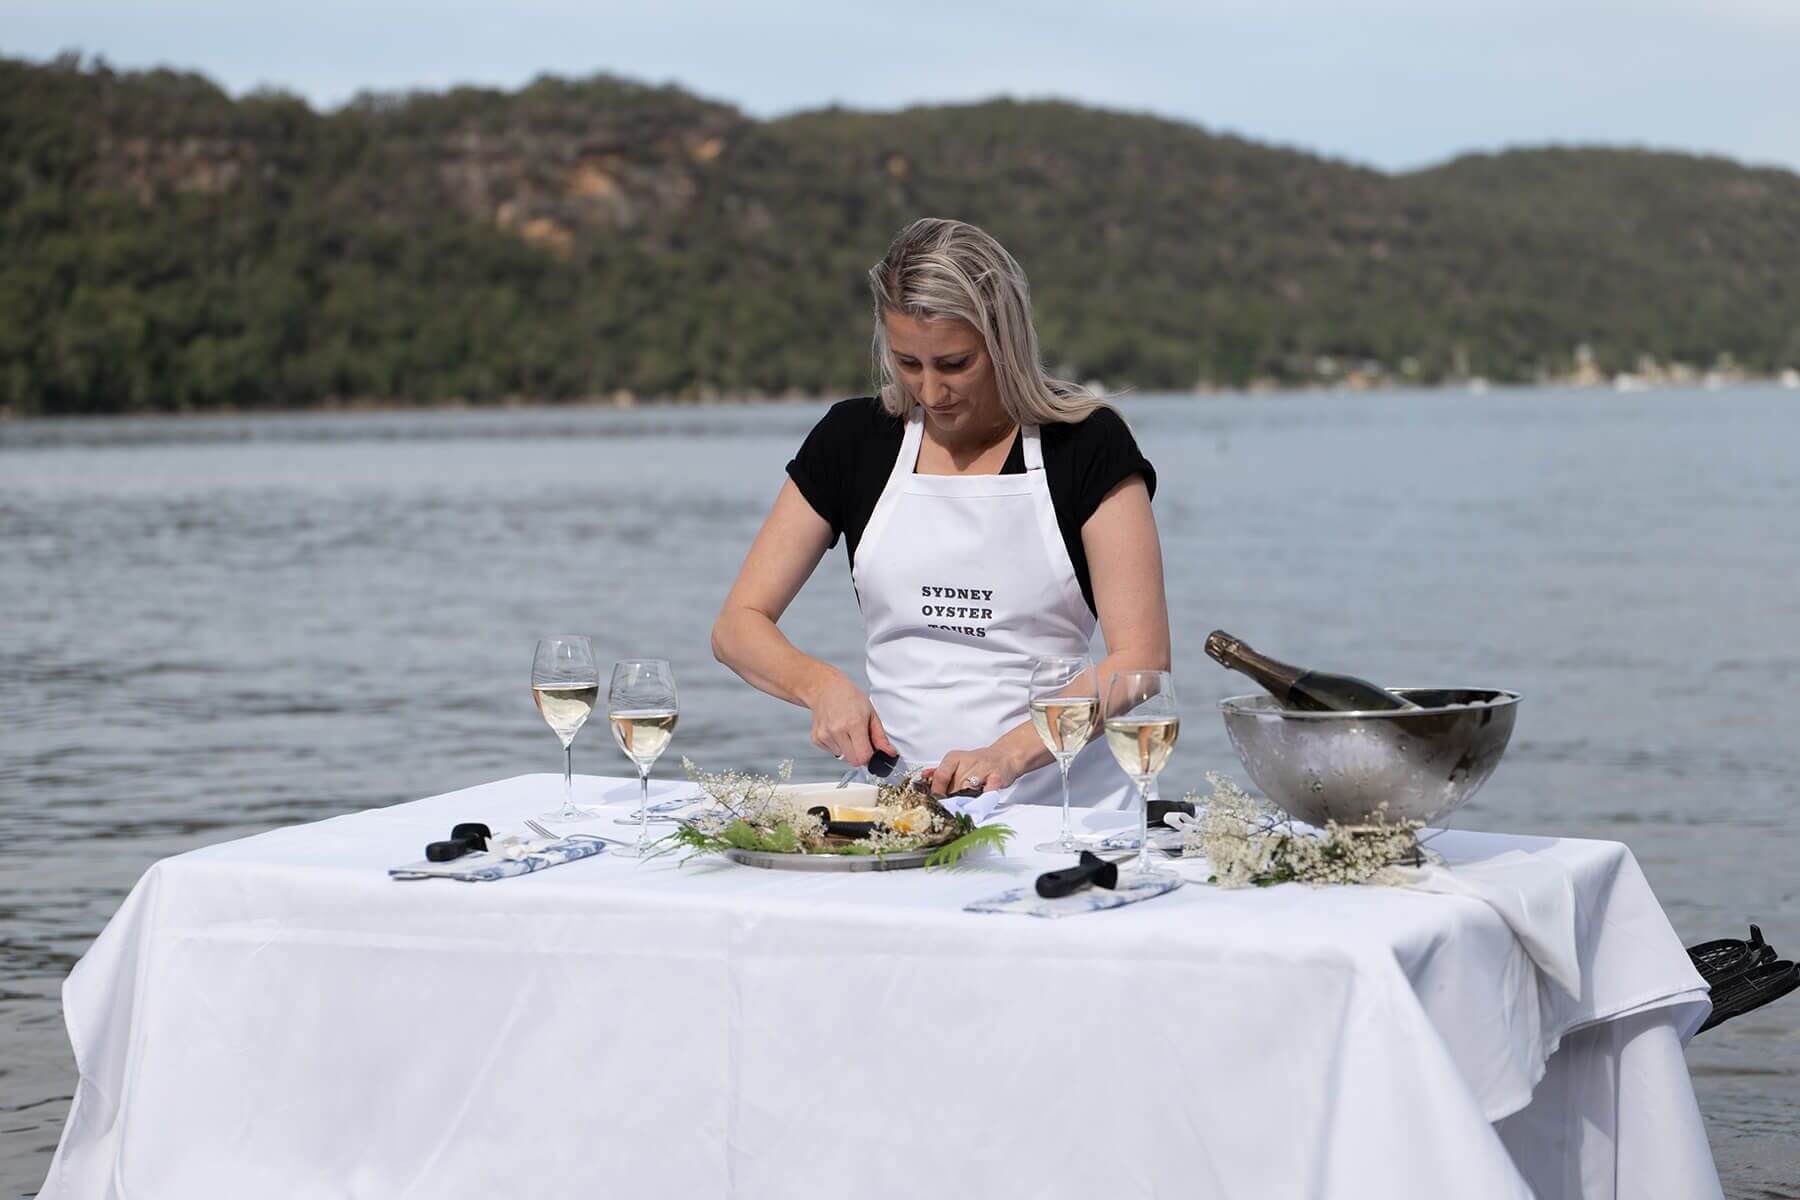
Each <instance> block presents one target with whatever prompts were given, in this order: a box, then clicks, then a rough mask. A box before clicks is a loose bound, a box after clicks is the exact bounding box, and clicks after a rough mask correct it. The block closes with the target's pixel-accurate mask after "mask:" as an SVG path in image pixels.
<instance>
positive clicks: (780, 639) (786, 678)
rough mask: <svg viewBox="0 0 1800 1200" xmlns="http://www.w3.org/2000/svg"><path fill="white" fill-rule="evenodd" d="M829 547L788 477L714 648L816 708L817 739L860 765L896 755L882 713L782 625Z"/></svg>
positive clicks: (734, 590) (825, 530)
mask: <svg viewBox="0 0 1800 1200" xmlns="http://www.w3.org/2000/svg"><path fill="white" fill-rule="evenodd" d="M830 547H831V526H830V525H828V524H827V523H826V522H825V519H824V518H823V517H821V516H819V514H818V513H816V512H814V511H813V508H812V505H810V504H808V503H807V502H806V497H804V496H802V495H801V494H800V489H799V488H797V487H795V486H794V482H793V480H791V479H790V480H788V481H787V482H785V483H783V484H782V487H781V492H780V494H779V495H777V496H776V497H775V506H774V508H772V509H770V510H769V515H768V518H767V519H766V520H764V521H763V526H762V528H761V529H760V530H758V531H757V534H756V540H755V541H753V542H751V543H750V552H749V553H748V554H746V555H745V556H744V565H743V566H742V567H740V568H739V569H738V577H737V581H736V582H734V583H733V584H732V585H731V591H730V592H729V593H727V594H726V596H725V604H724V607H723V608H721V609H720V610H719V618H718V620H716V621H714V622H713V630H712V651H713V657H714V658H716V659H718V660H719V661H720V662H722V663H724V664H725V665H726V666H728V667H730V668H731V669H732V670H733V671H736V672H737V673H738V675H739V676H741V677H742V678H743V679H744V680H745V682H747V683H749V684H751V685H752V686H754V687H756V688H759V689H761V690H762V691H765V692H767V693H769V695H771V696H775V697H777V698H779V699H782V700H786V701H787V702H788V703H790V704H799V705H802V706H804V707H806V708H808V709H810V710H811V711H812V715H813V728H812V740H813V744H814V745H816V746H818V747H819V748H821V749H823V750H827V751H830V752H831V753H832V754H835V755H837V756H838V757H839V758H841V759H843V760H844V761H845V762H847V763H849V764H850V765H852V766H856V767H860V766H863V765H864V764H866V763H867V762H868V761H869V756H870V754H871V753H872V752H873V751H874V750H884V751H886V752H887V753H889V754H893V753H895V750H894V747H893V744H892V743H891V742H889V741H888V737H887V732H886V731H885V730H883V729H882V727H881V718H880V717H878V716H876V715H875V710H874V708H873V707H872V706H871V705H870V704H869V698H868V697H867V696H865V695H864V694H863V692H862V689H861V688H859V687H857V686H856V684H854V683H852V682H851V681H850V678H849V676H847V675H845V674H844V673H843V672H842V671H840V670H838V669H837V668H836V667H834V666H832V665H831V664H830V663H828V662H824V661H823V660H821V659H817V658H814V657H813V656H812V655H810V654H806V653H804V652H802V651H800V650H798V649H796V648H795V646H794V644H793V643H792V642H790V641H788V640H787V637H786V636H785V635H784V634H783V633H782V632H781V630H780V628H779V627H778V625H777V622H779V621H780V620H781V614H782V613H784V612H786V611H787V606H788V605H789V604H792V603H793V602H794V597H795V596H797V595H799V594H800V589H801V588H802V587H804V586H805V584H806V581H807V579H808V578H809V577H810V576H811V575H812V573H813V570H814V569H815V568H816V567H817V566H818V565H819V560H820V559H821V558H823V557H824V556H825V551H826V550H828V549H829V548H830Z"/></svg>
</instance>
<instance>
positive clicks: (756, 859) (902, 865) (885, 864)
mask: <svg viewBox="0 0 1800 1200" xmlns="http://www.w3.org/2000/svg"><path fill="white" fill-rule="evenodd" d="M936 850H937V847H936V846H932V847H929V848H928V849H923V850H896V851H894V852H893V853H892V854H781V853H778V852H776V851H773V850H721V851H719V853H720V854H723V855H724V856H725V857H726V858H729V859H730V860H731V861H732V862H734V863H742V864H743V865H744V866H746V867H763V868H765V869H767V870H770V871H905V870H909V869H911V868H913V867H922V866H924V865H925V860H926V859H928V858H930V857H931V856H932V854H933V853H935V852H936Z"/></svg>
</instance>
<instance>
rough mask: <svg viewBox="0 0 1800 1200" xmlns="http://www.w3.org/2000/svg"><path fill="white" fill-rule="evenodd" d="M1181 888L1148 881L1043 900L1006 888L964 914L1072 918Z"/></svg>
mask: <svg viewBox="0 0 1800 1200" xmlns="http://www.w3.org/2000/svg"><path fill="white" fill-rule="evenodd" d="M1180 886H1181V880H1180V879H1147V880H1144V881H1142V882H1138V883H1130V882H1124V881H1121V883H1120V884H1119V886H1118V887H1116V888H1100V887H1089V888H1083V889H1081V890H1080V891H1079V892H1075V893H1073V894H1071V895H1068V896H1059V897H1057V898H1056V899H1054V900H1046V899H1044V898H1043V897H1042V896H1040V895H1038V894H1037V888H1036V887H1035V885H1034V886H1032V887H1017V888H1009V889H1008V890H1006V891H1004V892H1001V893H1000V894H999V895H998V896H989V897H988V898H987V899H985V900H977V901H975V902H974V903H973V904H966V905H964V906H963V911H964V912H973V913H1019V914H1021V915H1023V916H1027V917H1073V916H1076V915H1078V914H1080V913H1091V912H1100V911H1102V910H1103V909H1108V908H1118V907H1119V906H1120V905H1123V904H1136V903H1137V902H1138V901H1139V900H1149V899H1151V898H1152V897H1155V896H1161V895H1163V894H1164V893H1165V892H1172V891H1174V890H1175V889H1176V888H1178V887H1180Z"/></svg>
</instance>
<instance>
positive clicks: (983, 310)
mask: <svg viewBox="0 0 1800 1200" xmlns="http://www.w3.org/2000/svg"><path fill="white" fill-rule="evenodd" d="M869 291H870V292H872V293H873V294H874V298H875V339H874V355H875V371H876V374H877V377H878V378H879V379H880V381H881V382H880V391H881V404H882V407H883V408H885V409H887V411H888V412H890V413H892V414H893V415H894V416H896V417H901V418H907V417H910V416H911V415H912V412H913V410H914V409H915V408H917V407H918V405H919V401H918V398H917V397H915V396H912V395H909V394H908V393H907V391H906V389H905V388H904V387H903V386H901V384H900V378H899V373H898V372H897V371H896V370H895V366H894V357H893V351H892V350H891V348H890V347H889V346H888V341H887V325H886V323H885V322H883V320H882V317H883V315H884V314H886V313H890V312H897V313H905V314H906V315H907V316H910V317H916V318H918V319H919V320H924V321H930V320H937V319H941V318H945V317H960V318H962V319H963V320H965V321H967V322H968V323H969V324H970V325H973V326H974V327H975V329H976V330H977V331H978V332H979V333H980V334H981V337H982V340H983V341H984V342H986V343H987V352H988V358H989V359H990V360H992V362H993V364H994V380H995V383H996V384H997V385H998V387H999V391H1000V404H1001V407H1002V408H1004V409H1005V410H1006V415H1007V416H1008V417H1010V418H1012V420H1014V421H1015V422H1017V423H1019V424H1021V425H1047V424H1051V423H1053V422H1059V421H1061V422H1075V421H1081V420H1084V419H1085V418H1086V417H1087V416H1088V414H1090V413H1092V412H1093V411H1094V410H1095V409H1097V408H1104V407H1106V401H1105V400H1103V399H1101V398H1100V397H1098V396H1095V395H1094V394H1093V393H1091V392H1089V391H1088V390H1087V389H1086V388H1084V387H1080V386H1079V385H1077V384H1073V383H1070V382H1068V381H1066V380H1062V379H1053V378H1051V377H1050V376H1049V375H1048V374H1046V373H1045V371H1044V368H1043V364H1042V363H1041V362H1040V361H1039V358H1038V339H1037V329H1036V328H1035V327H1034V326H1033V325H1032V323H1031V285H1030V284H1028V283H1027V282H1026V281H1025V272H1024V270H1023V269H1021V268H1020V266H1019V264H1018V262H1017V261H1015V260H1014V258H1013V256H1012V255H1010V254H1008V253H1007V252H1006V247H1004V246H1002V245H1001V244H1000V243H999V242H997V241H995V240H994V238H993V236H992V235H990V234H988V233H987V232H985V231H984V230H981V229H977V228H976V227H975V226H973V225H970V224H968V223H966V222H963V221H947V220H943V219H941V218H938V217H922V218H920V219H919V220H917V221H914V222H913V223H912V224H911V225H908V226H907V227H906V228H905V229H902V230H901V231H900V234H899V236H898V237H896V238H895V239H894V241H893V244H892V245H890V246H889V247H888V250H887V253H886V254H885V255H883V256H882V259H881V261H880V262H878V263H876V264H875V265H874V266H873V267H870V268H869Z"/></svg>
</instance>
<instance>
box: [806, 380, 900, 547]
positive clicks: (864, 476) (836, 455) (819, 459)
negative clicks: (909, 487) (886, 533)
mask: <svg viewBox="0 0 1800 1200" xmlns="http://www.w3.org/2000/svg"><path fill="white" fill-rule="evenodd" d="M898 429H899V424H898V422H896V421H894V420H893V419H892V418H890V417H888V416H887V415H886V414H885V413H884V412H883V410H882V408H881V402H880V401H879V400H877V399H876V398H874V397H872V396H861V397H857V398H856V399H853V400H841V401H839V402H838V403H836V404H834V405H832V406H831V408H830V409H828V410H827V411H826V413H825V415H824V416H822V417H820V418H819V422H818V424H816V425H814V426H813V427H812V432H811V433H808V434H807V435H806V440H805V441H804V442H801V443H800V449H799V451H798V452H797V453H796V454H795V455H794V457H793V460H792V461H790V462H789V463H788V465H787V473H788V478H790V479H792V480H793V481H794V486H795V487H797V488H799V489H800V494H801V495H802V496H804V497H806V502H807V503H808V504H810V505H812V510H813V511H814V512H816V513H818V514H819V516H820V517H822V518H823V519H824V521H825V523H826V524H827V525H829V526H831V543H832V545H834V546H835V545H836V544H837V540H838V538H839V537H842V536H844V535H846V534H848V535H849V538H850V541H851V543H852V545H853V546H854V543H855V542H856V540H857V538H859V537H860V536H861V535H862V529H863V526H864V525H865V524H867V522H868V512H867V510H868V509H869V508H871V507H873V505H874V497H875V496H877V495H879V494H880V491H881V483H882V482H883V481H884V480H885V479H886V474H885V472H883V473H882V474H881V475H880V476H879V478H875V479H874V482H873V491H871V484H870V477H869V476H870V464H871V462H872V461H873V459H874V458H875V457H878V456H879V454H880V452H881V451H882V449H883V448H885V450H886V454H887V459H888V461H889V462H891V460H892V458H893V452H894V447H893V446H887V443H888V442H889V441H896V439H897V433H896V431H897V430H898Z"/></svg>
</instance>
